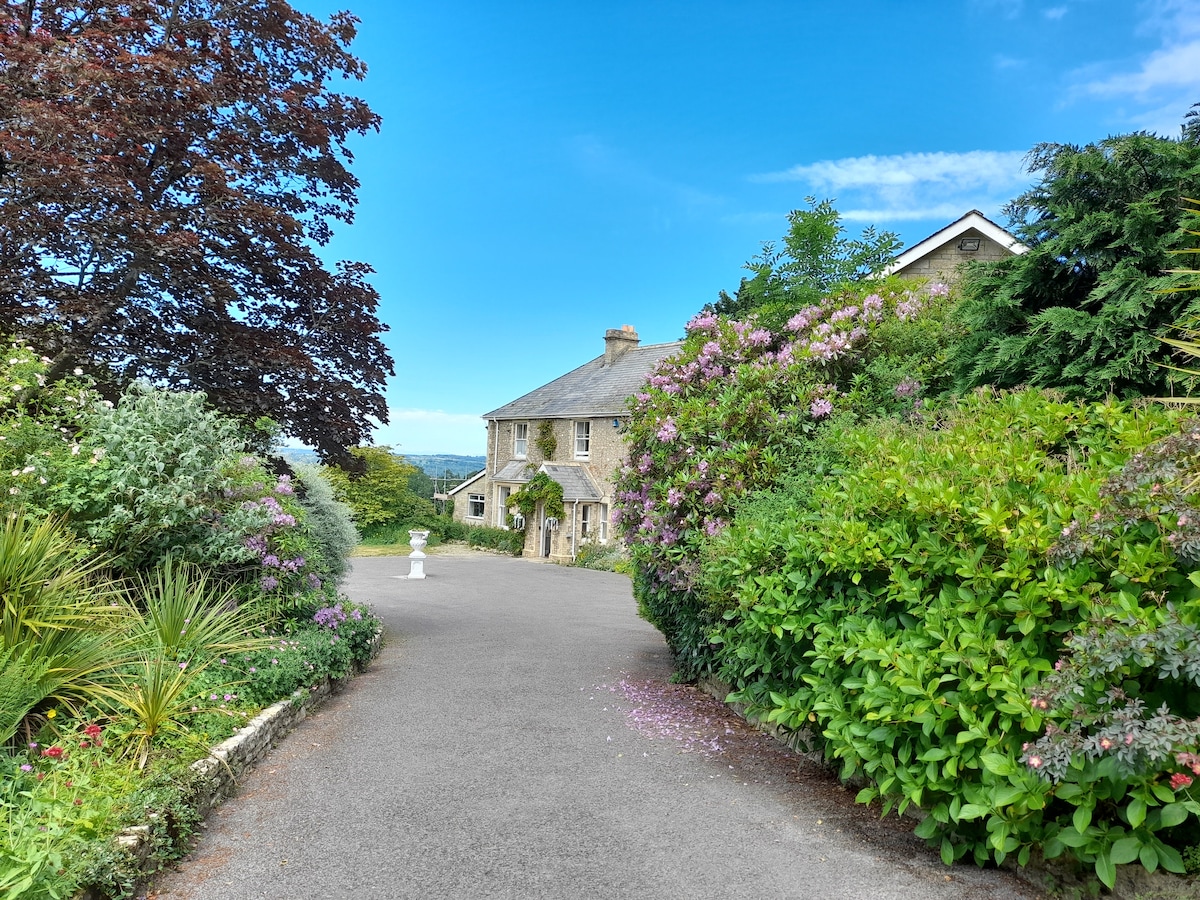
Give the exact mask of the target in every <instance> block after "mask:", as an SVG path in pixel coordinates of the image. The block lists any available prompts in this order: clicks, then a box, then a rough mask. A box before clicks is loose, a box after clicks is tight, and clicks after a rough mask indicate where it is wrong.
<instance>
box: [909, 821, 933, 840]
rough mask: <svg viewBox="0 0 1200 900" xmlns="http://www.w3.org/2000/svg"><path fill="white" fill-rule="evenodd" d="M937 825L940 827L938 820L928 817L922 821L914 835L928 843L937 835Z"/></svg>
mask: <svg viewBox="0 0 1200 900" xmlns="http://www.w3.org/2000/svg"><path fill="white" fill-rule="evenodd" d="M937 825H938V823H937V820H936V819H934V817H933V816H926V817H925V818H924V819H922V820H921V824H919V825H918V826H917V827H916V828H915V829H914V830H913V834H915V835H916V836H917V837H919V838H921V839H923V840H926V841H927V840H929V839H930V838H931V837H933V836H934V835H935V834H937Z"/></svg>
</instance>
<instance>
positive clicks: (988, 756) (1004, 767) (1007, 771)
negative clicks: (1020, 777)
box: [979, 753, 1018, 777]
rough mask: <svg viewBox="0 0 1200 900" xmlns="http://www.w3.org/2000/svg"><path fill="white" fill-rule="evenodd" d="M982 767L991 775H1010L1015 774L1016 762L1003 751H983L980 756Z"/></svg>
mask: <svg viewBox="0 0 1200 900" xmlns="http://www.w3.org/2000/svg"><path fill="white" fill-rule="evenodd" d="M979 759H980V762H982V763H983V767H984V768H985V769H987V770H988V771H989V772H991V773H992V774H993V775H1001V776H1005V777H1007V776H1010V775H1016V774H1017V771H1018V770H1017V763H1016V760H1014V759H1013V758H1012V757H1011V756H1005V755H1004V754H1003V753H984V754H983V755H982V756H981V757H980V758H979Z"/></svg>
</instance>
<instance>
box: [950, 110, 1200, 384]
mask: <svg viewBox="0 0 1200 900" xmlns="http://www.w3.org/2000/svg"><path fill="white" fill-rule="evenodd" d="M1030 169H1031V171H1036V172H1038V173H1039V174H1040V176H1041V180H1040V182H1039V184H1037V185H1036V186H1034V187H1033V188H1032V189H1031V190H1029V191H1027V192H1026V193H1024V194H1022V195H1021V196H1020V197H1018V198H1017V199H1016V200H1014V201H1013V202H1012V203H1011V204H1009V207H1008V210H1007V212H1008V214H1009V217H1010V218H1011V219H1012V220H1013V221H1014V222H1015V223H1016V224H1015V228H1014V231H1015V233H1016V234H1017V236H1018V237H1020V238H1021V240H1023V241H1024V242H1025V243H1026V244H1028V245H1029V247H1030V250H1029V252H1028V253H1024V254H1021V255H1018V256H1013V257H1011V258H1008V259H1004V260H1000V261H998V262H990V263H984V264H980V265H978V266H973V267H971V268H970V269H969V270H968V273H967V277H966V278H965V279H964V282H963V302H962V305H961V307H960V310H959V313H960V315H961V318H962V321H963V323H964V325H965V330H966V337H965V339H964V340H963V342H962V343H961V345H960V346H959V348H958V349H957V351H956V353H955V360H954V365H955V368H956V370H957V373H958V376H957V377H958V384H959V385H960V386H961V387H964V388H969V387H973V386H976V385H985V384H990V385H995V386H998V387H1004V388H1010V387H1015V386H1017V385H1033V386H1036V387H1048V388H1056V389H1059V390H1062V391H1064V392H1066V393H1067V394H1068V396H1072V397H1079V398H1090V399H1099V398H1102V397H1105V396H1107V395H1109V394H1115V395H1117V396H1119V397H1132V396H1145V395H1147V394H1149V395H1154V394H1163V393H1167V390H1166V388H1167V386H1168V380H1169V376H1170V372H1169V371H1168V370H1167V369H1166V368H1164V367H1162V366H1159V365H1155V363H1156V362H1159V363H1162V362H1166V361H1167V359H1168V353H1169V350H1168V348H1167V347H1165V346H1164V345H1163V344H1161V343H1160V342H1159V340H1158V337H1159V336H1160V335H1162V334H1165V332H1166V329H1167V328H1169V326H1171V325H1172V324H1173V323H1175V322H1177V321H1179V320H1180V319H1184V318H1190V317H1191V315H1194V314H1195V312H1196V301H1195V295H1194V294H1188V293H1186V290H1187V289H1188V286H1189V281H1188V278H1189V276H1188V275H1187V274H1186V272H1173V273H1169V270H1171V269H1173V268H1176V267H1177V266H1179V265H1180V264H1183V265H1185V266H1188V265H1190V266H1191V267H1193V268H1194V267H1195V262H1196V259H1197V257H1196V255H1195V250H1194V248H1192V247H1191V245H1190V243H1189V241H1188V237H1187V235H1186V233H1185V232H1184V231H1182V230H1181V229H1180V227H1179V226H1180V224H1181V222H1182V221H1183V219H1184V216H1185V213H1184V211H1183V210H1182V209H1181V208H1180V202H1179V201H1180V198H1181V197H1187V196H1192V197H1196V196H1200V143H1198V142H1196V141H1195V140H1194V138H1188V137H1186V136H1185V137H1180V138H1163V137H1157V136H1155V135H1152V134H1148V133H1146V132H1139V133H1136V134H1125V135H1115V136H1113V137H1109V138H1106V139H1105V140H1103V141H1098V142H1096V143H1094V144H1088V145H1086V146H1084V147H1078V146H1073V145H1068V144H1041V145H1039V146H1037V147H1035V148H1034V149H1033V151H1032V152H1031V153H1030ZM1178 251H1186V252H1185V253H1184V254H1183V255H1182V256H1179V255H1175V254H1176V253H1177V252H1178Z"/></svg>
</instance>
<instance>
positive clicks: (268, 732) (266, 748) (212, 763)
mask: <svg viewBox="0 0 1200 900" xmlns="http://www.w3.org/2000/svg"><path fill="white" fill-rule="evenodd" d="M382 645H383V634H382V632H376V634H375V638H374V640H373V641H372V646H371V655H370V658H369V659H368V663H369V662H370V660H373V659H374V658H375V657H376V656H377V655H378V654H379V651H380V649H381V647H382ZM357 674H358V670H356V671H355V672H352V673H350V674H349V675H347V676H345V677H344V678H335V679H330V678H326V679H325V680H324V681H323V682H322V683H321V684H318V685H315V686H314V687H312V688H308V689H305V688H300V689H299V690H298V691H296V692H295V693H294V694H292V696H291V697H289V698H287V699H285V700H280V701H279V702H278V703H275V704H273V705H271V706H268V707H267V708H266V709H264V710H263V711H262V712H260V713H259V714H258V715H257V716H255V717H254V718H253V719H251V720H250V721H249V722H247V723H246V724H245V725H243V726H242V727H241V728H240V729H238V731H237V733H236V734H234V735H233V736H231V737H229V738H226V739H225V740H224V741H222V742H221V743H219V744H217V745H216V746H215V747H213V748H212V749H211V750H210V751H209V755H208V756H207V757H205V758H204V759H199V760H197V761H196V762H194V763H192V765H191V769H192V771H193V772H194V773H196V775H197V776H198V779H197V781H198V782H199V784H198V787H197V789H196V794H195V798H194V804H195V808H196V811H197V812H198V813H199V814H200V817H201V818H204V817H206V816H207V815H208V814H209V813H210V812H211V811H212V810H213V809H214V808H215V807H217V806H219V805H220V804H221V803H222V801H224V800H226V799H228V798H229V797H232V796H233V795H234V794H236V793H237V788H238V779H239V778H240V777H241V776H242V775H244V774H245V773H246V772H248V771H249V770H250V769H252V768H254V766H255V765H256V764H257V763H259V762H260V761H261V760H262V759H263V757H265V756H266V755H267V754H268V753H269V752H270V751H271V749H272V748H273V747H274V746H275V745H276V744H278V743H279V741H281V740H282V739H283V738H284V737H285V736H286V735H287V734H288V732H290V731H291V730H292V729H293V728H295V727H296V725H297V724H298V723H299V722H301V721H302V720H303V719H304V718H306V717H307V716H308V714H309V713H310V712H311V711H313V710H314V709H316V708H317V707H318V706H320V705H321V704H322V703H323V702H324V701H325V698H327V697H328V696H329V695H330V694H333V693H335V692H336V691H339V690H341V688H342V687H344V686H345V685H346V684H347V683H348V682H349V681H351V680H352V679H353V678H354V676H355V675H357ZM153 815H155V814H154V813H151V816H153ZM115 842H116V845H117V847H118V848H119V849H121V850H122V851H124V852H125V853H128V854H129V855H130V856H132V857H133V858H134V859H135V860H136V861H137V863H138V867H139V869H140V871H141V872H142V873H143V875H149V874H151V872H152V871H153V869H152V868H151V866H152V865H153V863H152V861H151V860H150V852H151V848H152V843H151V827H150V825H149V824H142V825H134V826H131V827H129V828H126V829H125V830H124V831H122V832H121V833H120V834H118V835H117V836H116V839H115ZM74 900H100V898H99V897H98V896H97V895H96V894H95V893H93V892H92V891H90V890H85V891H83V892H81V893H80V894H77V895H76V896H75V898H74Z"/></svg>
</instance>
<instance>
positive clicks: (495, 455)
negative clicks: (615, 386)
mask: <svg viewBox="0 0 1200 900" xmlns="http://www.w3.org/2000/svg"><path fill="white" fill-rule="evenodd" d="M520 421H528V425H529V432H528V434H529V437H528V447H527V450H526V456H525V461H526V462H527V463H528V464H529V465H530V466H532V467H533V468H534V469H536V468H537V467H538V466H540V465H541V464H542V463H543V462H547V461H549V462H556V463H578V464H579V465H581V466H583V467H585V468H586V469H587V470H588V473H589V474H590V475H591V477H592V481H594V482H595V483H596V486H597V487H598V488H599V489H600V492H601V494H602V499H601V502H600V503H592V504H588V505H589V506H590V507H591V509H590V511H589V520H590V521H589V529H590V532H589V534H588V535H586V536H585V535H583V534H582V529H581V519H582V513H581V511H580V508H581V507H582V506H583V505H584V504H582V503H581V504H579V505H578V506H576V504H574V503H568V504H567V510H566V514H565V515H564V516H563V518H562V520H561V521H560V522H559V527H558V530H557V531H553V532H551V542H550V558H551V559H554V560H557V561H566V560H570V559H571V558H572V556H573V554H574V550H575V547H576V546H577V545H578V543H579V542H581V541H582V540H585V539H588V540H599V539H600V538H601V536H605V537H607V538H608V539H611V531H610V528H609V527H608V526H607V524H603V525H602V522H601V519H604V518H607V517H608V516H609V515H611V512H612V492H613V481H614V476H615V474H616V470H617V467H618V466H620V464H621V462H622V460H623V459H624V457H625V440H624V436H623V435H624V421H625V420H624V419H623V418H621V419H619V420H618V421H619V423H620V427H619V428H614V427H613V417H612V416H608V417H604V418H589V419H583V420H576V419H550V420H548V421H549V422H550V426H551V432H552V434H553V435H554V439H555V444H556V446H555V448H554V455H553V457H552V458H551V459H550V460H546V459H545V457H544V456H543V454H542V451H541V450H540V449H539V448H538V446H537V442H538V435H539V433H540V431H541V429H540V426H541V423H542V422H543V421H547V420H541V419H529V420H516V421H502V422H491V423H489V424H488V429H489V430H488V445H487V447H488V455H489V456H488V466H487V475H486V476H485V477H484V478H482V479H480V480H479V481H478V482H476V483H475V484H473V485H471V487H470V488H469V489H467V490H465V491H463V492H462V493H460V494H456V495H455V503H454V518H455V519H457V520H459V521H467V520H466V519H465V518H464V516H465V513H466V509H467V502H468V498H467V497H466V494H468V493H478V494H483V495H484V497H485V498H486V503H485V506H486V508H485V518H484V521H485V523H486V524H488V525H493V526H494V525H496V524H497V515H498V504H497V488H498V487H499V486H498V484H497V483H496V482H494V481H493V480H492V473H493V472H495V471H497V470H498V469H501V468H503V467H504V465H505V464H506V463H508V462H510V461H511V460H512V459H513V458H514V457H513V427H514V425H515V424H517V422H520ZM577 421H587V422H588V423H589V429H590V431H589V435H590V439H589V442H588V458H587V459H586V460H579V459H576V456H575V423H576V422H577ZM469 521H472V522H474V521H477V520H474V519H472V520H469ZM542 537H543V534H542V522H541V520H540V517H539V518H538V520H537V521H534V522H530V523H529V525H528V527H527V528H526V530H525V555H526V556H535V557H540V556H542V555H543V554H542V549H543V545H542Z"/></svg>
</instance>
